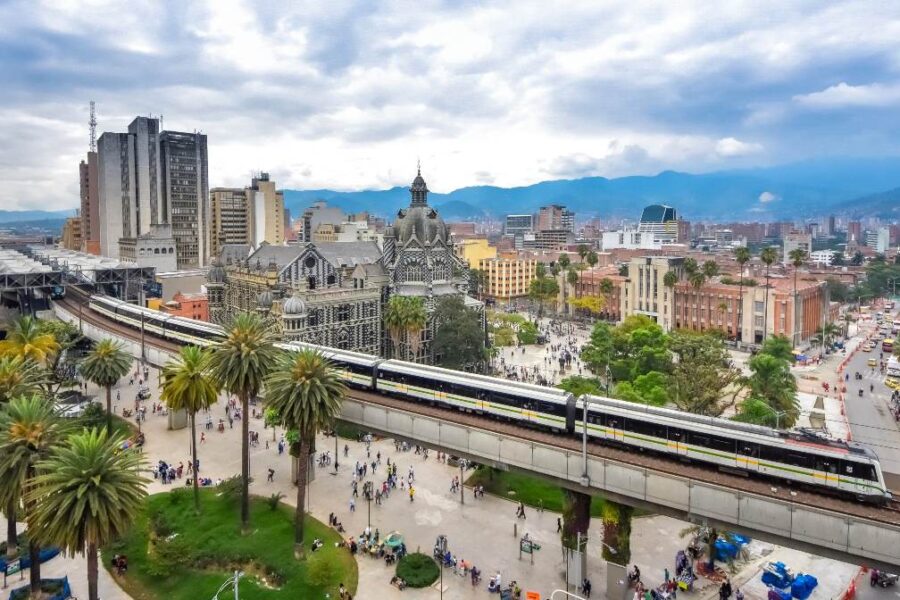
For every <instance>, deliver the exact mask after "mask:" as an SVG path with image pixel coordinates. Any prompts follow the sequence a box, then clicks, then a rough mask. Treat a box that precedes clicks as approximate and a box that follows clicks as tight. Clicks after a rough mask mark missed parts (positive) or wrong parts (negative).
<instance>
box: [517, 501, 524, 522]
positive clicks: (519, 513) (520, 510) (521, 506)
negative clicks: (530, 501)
mask: <svg viewBox="0 0 900 600" xmlns="http://www.w3.org/2000/svg"><path fill="white" fill-rule="evenodd" d="M516 518H517V519H525V518H526V517H525V505H524V504H523V503H521V502H519V507H518V508H517V509H516Z"/></svg>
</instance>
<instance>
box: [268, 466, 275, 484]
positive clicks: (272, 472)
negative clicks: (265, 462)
mask: <svg viewBox="0 0 900 600" xmlns="http://www.w3.org/2000/svg"><path fill="white" fill-rule="evenodd" d="M266 481H275V469H273V468H272V467H269V476H268V477H266Z"/></svg>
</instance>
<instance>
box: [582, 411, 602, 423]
mask: <svg viewBox="0 0 900 600" xmlns="http://www.w3.org/2000/svg"><path fill="white" fill-rule="evenodd" d="M605 417H606V415H604V414H603V413H595V412H589V413H588V416H587V420H588V423H591V424H592V425H605V424H606V418H605Z"/></svg>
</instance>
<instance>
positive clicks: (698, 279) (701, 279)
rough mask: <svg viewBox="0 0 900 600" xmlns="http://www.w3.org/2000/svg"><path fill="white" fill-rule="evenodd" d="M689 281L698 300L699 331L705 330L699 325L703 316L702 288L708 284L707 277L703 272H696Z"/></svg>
mask: <svg viewBox="0 0 900 600" xmlns="http://www.w3.org/2000/svg"><path fill="white" fill-rule="evenodd" d="M688 281H690V282H691V287H692V288H694V297H695V298H696V299H697V316H698V323H697V325H698V329H700V330H703V326H702V325H701V324H700V323H699V316H700V314H702V313H701V310H700V288H702V287H703V284H704V283H706V275H704V274H703V271H700V270H696V271H694V272H693V273H691V275H690V277H688Z"/></svg>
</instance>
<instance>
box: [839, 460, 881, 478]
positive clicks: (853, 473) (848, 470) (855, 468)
mask: <svg viewBox="0 0 900 600" xmlns="http://www.w3.org/2000/svg"><path fill="white" fill-rule="evenodd" d="M843 467H844V469H843V470H844V475H846V476H847V477H855V478H857V479H865V480H866V481H878V477H877V476H876V474H875V467H873V466H872V465H867V464H863V463H857V462H850V461H848V460H845V461H843Z"/></svg>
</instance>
